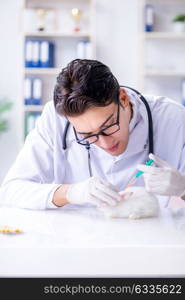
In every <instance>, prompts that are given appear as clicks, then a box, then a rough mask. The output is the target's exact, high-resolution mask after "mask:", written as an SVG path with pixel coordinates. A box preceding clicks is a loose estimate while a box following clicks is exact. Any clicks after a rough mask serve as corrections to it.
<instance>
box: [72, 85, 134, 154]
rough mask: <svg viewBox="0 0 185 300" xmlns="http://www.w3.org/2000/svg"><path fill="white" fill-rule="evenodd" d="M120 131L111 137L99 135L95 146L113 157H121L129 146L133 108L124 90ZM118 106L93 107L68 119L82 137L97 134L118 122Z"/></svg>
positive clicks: (121, 91)
mask: <svg viewBox="0 0 185 300" xmlns="http://www.w3.org/2000/svg"><path fill="white" fill-rule="evenodd" d="M119 101H120V104H121V105H120V111H119V125H120V130H118V131H117V132H115V133H113V134H112V135H110V136H103V135H99V137H98V140H97V141H96V142H95V144H96V145H97V146H98V147H100V148H102V149H103V150H105V151H106V152H107V153H109V154H111V155H120V154H121V153H123V152H124V151H125V150H126V148H127V145H128V140H129V122H130V118H131V108H130V103H129V99H128V96H127V94H126V92H125V90H124V89H120V93H119ZM117 112H118V104H116V103H111V104H110V105H108V106H105V107H95V106H94V107H91V108H89V109H88V110H87V111H85V112H84V113H83V114H81V115H79V116H77V117H68V120H69V122H70V123H71V124H72V125H73V126H74V128H75V130H76V132H77V133H80V135H81V136H82V137H86V136H88V135H91V134H96V133H98V132H100V131H101V130H103V129H104V128H106V127H107V126H109V125H112V124H113V123H115V122H116V121H117Z"/></svg>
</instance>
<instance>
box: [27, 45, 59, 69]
mask: <svg viewBox="0 0 185 300" xmlns="http://www.w3.org/2000/svg"><path fill="white" fill-rule="evenodd" d="M54 48H55V45H54V43H53V42H50V41H45V40H43V41H40V40H30V39H28V40H26V42H25V67H26V68H53V67H54Z"/></svg>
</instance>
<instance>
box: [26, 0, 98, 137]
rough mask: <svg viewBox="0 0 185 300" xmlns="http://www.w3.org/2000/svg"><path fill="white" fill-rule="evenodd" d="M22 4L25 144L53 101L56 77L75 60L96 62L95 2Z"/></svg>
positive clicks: (46, 0)
mask: <svg viewBox="0 0 185 300" xmlns="http://www.w3.org/2000/svg"><path fill="white" fill-rule="evenodd" d="M23 2H24V3H23V7H22V10H21V28H22V40H23V47H24V58H23V85H22V90H23V93H22V95H23V96H22V99H21V102H22V106H21V110H22V128H23V130H22V141H23V142H24V140H25V137H26V135H27V134H28V133H29V131H30V130H31V129H32V128H34V126H35V121H36V120H37V118H38V117H39V115H40V114H41V113H42V110H43V107H44V105H45V104H46V103H47V102H48V101H50V100H52V98H53V89H54V85H55V82H56V77H57V75H58V74H59V72H60V71H61V69H62V68H63V67H65V66H66V65H67V64H68V63H69V62H70V61H71V60H73V59H75V58H89V59H96V35H95V6H96V0H24V1H23ZM74 16H76V18H74ZM79 16H80V20H79V19H78V17H79ZM50 46H51V48H52V49H50ZM46 55H47V58H48V62H46ZM51 57H52V59H51V60H50V58H51ZM36 61H37V63H36ZM43 61H44V63H43ZM47 63H48V65H47ZM34 120H35V121H34Z"/></svg>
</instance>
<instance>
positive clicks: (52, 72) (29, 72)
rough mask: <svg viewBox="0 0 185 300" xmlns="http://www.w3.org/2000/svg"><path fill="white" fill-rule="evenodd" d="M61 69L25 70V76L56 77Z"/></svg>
mask: <svg viewBox="0 0 185 300" xmlns="http://www.w3.org/2000/svg"><path fill="white" fill-rule="evenodd" d="M61 69H62V68H25V69H24V70H25V74H27V75H50V76H52V75H58V74H59V73H60V72H61Z"/></svg>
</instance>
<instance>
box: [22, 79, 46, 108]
mask: <svg viewBox="0 0 185 300" xmlns="http://www.w3.org/2000/svg"><path fill="white" fill-rule="evenodd" d="M42 86H43V84H42V80H41V79H40V78H38V77H27V78H25V80H24V104H25V105H41V103H42V91H43V87H42Z"/></svg>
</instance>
